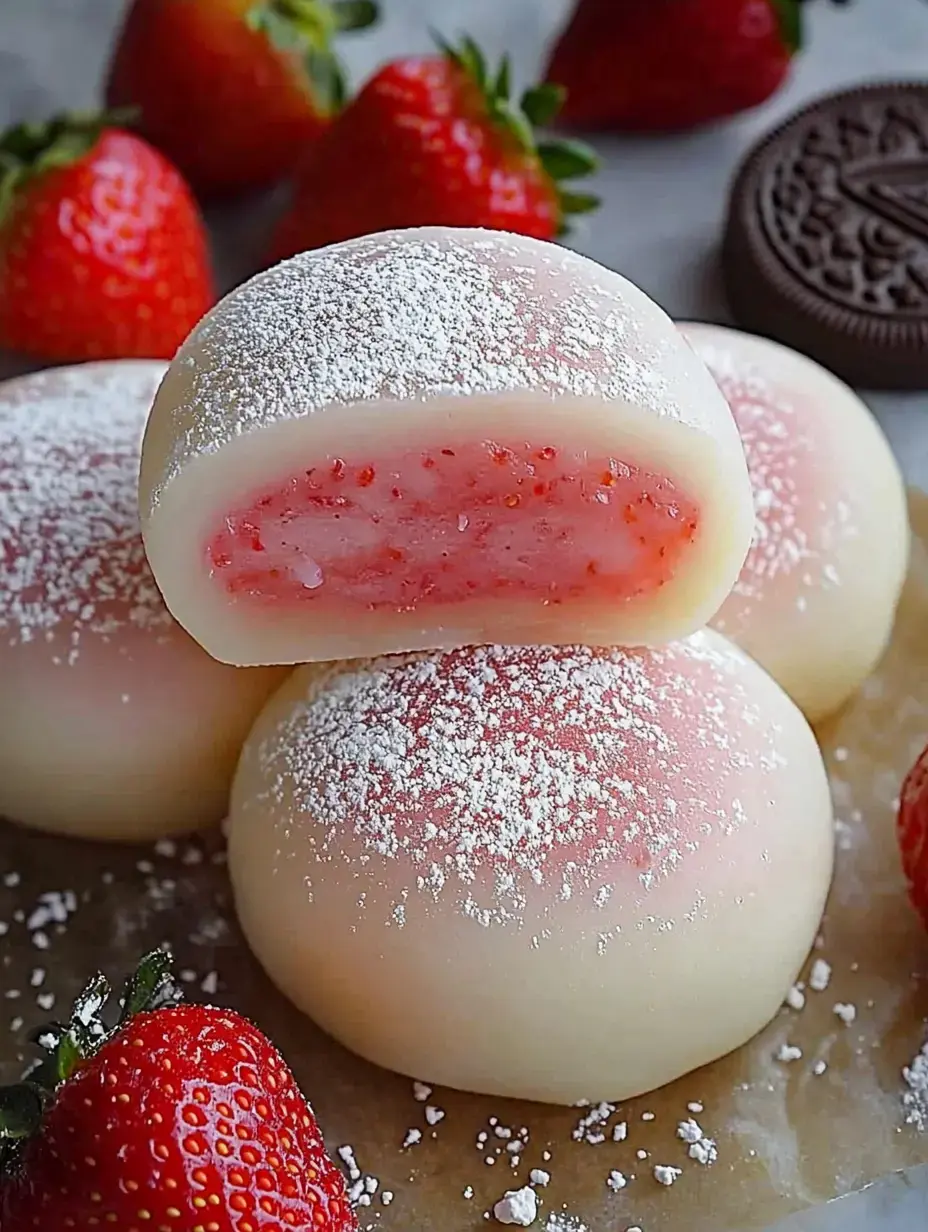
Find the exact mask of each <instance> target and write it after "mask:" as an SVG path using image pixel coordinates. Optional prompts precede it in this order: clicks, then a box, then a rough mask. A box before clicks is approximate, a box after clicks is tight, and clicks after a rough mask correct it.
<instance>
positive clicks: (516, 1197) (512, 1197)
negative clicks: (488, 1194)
mask: <svg viewBox="0 0 928 1232" xmlns="http://www.w3.org/2000/svg"><path fill="white" fill-rule="evenodd" d="M493 1217H494V1218H495V1220H496V1222H497V1223H506V1224H514V1225H516V1226H517V1227H520V1228H527V1227H529V1226H530V1225H531V1224H533V1223H534V1222H535V1220H536V1218H537V1217H538V1198H537V1197H536V1195H535V1191H534V1189H532V1188H531V1187H530V1186H528V1185H526V1186H525V1187H524V1188H522V1189H510V1190H509V1191H508V1192H507V1193H506V1194H505V1195H504V1196H503V1197H502V1198H500V1200H499V1202H497V1203H496V1205H495V1206H494V1207H493Z"/></svg>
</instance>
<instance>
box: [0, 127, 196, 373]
mask: <svg viewBox="0 0 928 1232" xmlns="http://www.w3.org/2000/svg"><path fill="white" fill-rule="evenodd" d="M214 299H215V294H214V291H213V283H212V276H211V273H210V268H209V256H208V249H207V238H206V232H205V230H204V227H203V223H202V220H201V218H200V215H199V213H198V211H197V207H196V204H195V202H194V200H193V198H192V197H191V195H190V190H189V188H188V187H187V185H186V184H185V183H184V181H183V179H182V178H181V177H180V175H179V174H178V172H177V171H176V170H175V169H174V168H173V167H172V166H171V164H170V163H168V162H166V161H165V159H164V158H163V157H162V156H161V155H160V154H159V153H158V152H157V150H153V149H152V148H151V146H149V145H147V144H146V143H145V142H144V141H142V140H140V139H139V138H138V137H135V136H133V135H132V134H131V133H127V132H124V131H122V130H121V129H118V128H110V127H106V118H105V117H101V118H97V119H88V118H80V117H61V118H59V119H56V120H52V121H51V122H49V123H48V124H44V125H25V124H24V125H20V126H19V127H18V128H14V129H11V130H10V131H9V132H7V133H6V134H4V135H3V136H2V137H0V346H3V347H7V348H9V349H10V350H14V351H22V352H25V353H28V354H31V355H35V356H38V357H40V358H42V359H46V360H52V361H62V362H64V361H69V360H85V359H118V358H149V359H170V358H172V357H173V355H174V352H175V351H176V350H177V348H178V346H179V345H180V343H181V342H182V341H183V340H184V338H185V337H186V336H187V334H188V333H189V332H190V330H191V329H192V328H193V326H194V325H195V324H196V323H197V321H198V320H199V319H200V317H201V316H202V315H203V313H204V312H205V311H206V310H207V308H209V307H210V305H211V304H212V303H213V301H214Z"/></svg>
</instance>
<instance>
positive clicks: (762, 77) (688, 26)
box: [548, 0, 802, 132]
mask: <svg viewBox="0 0 928 1232" xmlns="http://www.w3.org/2000/svg"><path fill="white" fill-rule="evenodd" d="M801 26H802V23H801V0H580V3H579V6H578V8H577V11H576V13H575V14H574V17H573V20H572V22H571V23H570V25H569V26H568V28H567V30H566V31H565V33H564V34H563V35H562V37H561V39H560V41H559V42H558V44H557V46H556V47H555V49H554V54H553V56H552V57H551V62H550V65H549V67H548V74H549V76H551V77H552V78H553V79H554V80H555V81H561V82H563V83H564V85H565V86H566V87H567V102H566V104H565V107H564V112H563V117H562V118H563V120H564V121H565V122H566V123H569V124H571V125H573V126H575V127H579V128H583V127H586V128H611V129H615V130H619V131H623V130H624V131H626V132H636V131H637V132H648V131H651V132H655V131H674V130H681V129H688V128H694V127H696V126H697V125H700V124H706V123H708V122H710V121H712V120H717V119H721V118H722V117H724V116H731V115H735V114H737V113H738V112H740V111H746V110H747V109H748V108H750V107H756V106H757V105H758V104H760V103H762V102H764V101H765V100H766V99H768V98H769V97H770V96H771V95H772V94H773V93H775V91H776V90H778V89H779V87H780V86H781V85H782V84H783V81H784V80H785V78H786V75H787V73H788V71H789V66H790V62H791V60H792V58H793V56H794V55H795V53H796V52H797V51H798V50H799V46H800V42H801V33H802V30H801Z"/></svg>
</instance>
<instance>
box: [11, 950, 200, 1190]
mask: <svg viewBox="0 0 928 1232" xmlns="http://www.w3.org/2000/svg"><path fill="white" fill-rule="evenodd" d="M110 991H111V990H110V985H109V981H108V980H107V979H106V977H105V976H103V975H100V974H97V975H95V976H94V977H93V979H92V980H90V981H89V983H88V984H87V985H86V986H85V988H84V989H83V991H82V992H81V993H80V994H79V995H78V997H77V998H76V999H75V1002H74V1006H73V1008H72V1010H71V1016H70V1018H69V1019H68V1021H67V1022H66V1023H57V1022H54V1023H51V1024H50V1025H49V1026H47V1027H42V1028H40V1029H39V1030H38V1031H36V1032H35V1033H34V1034H33V1036H32V1039H33V1042H34V1043H35V1044H37V1045H38V1046H39V1047H40V1048H41V1049H42V1050H43V1051H44V1053H45V1056H44V1057H43V1058H41V1059H40V1060H39V1061H37V1062H36V1063H35V1064H34V1065H33V1066H31V1067H30V1068H29V1069H28V1070H27V1071H26V1074H25V1076H24V1077H23V1079H22V1080H21V1081H20V1082H17V1083H14V1084H13V1085H12V1086H7V1087H0V1186H2V1183H3V1178H4V1176H8V1175H9V1174H10V1172H11V1171H12V1170H13V1169H14V1168H15V1167H16V1166H17V1164H18V1163H19V1160H20V1157H21V1154H22V1150H23V1148H24V1146H25V1144H26V1143H27V1142H28V1141H29V1139H30V1138H32V1137H34V1136H35V1134H37V1133H38V1132H39V1130H40V1129H41V1126H42V1118H43V1116H44V1113H45V1109H46V1108H47V1107H48V1105H49V1104H50V1103H51V1102H52V1100H53V1099H54V1097H55V1092H56V1091H57V1090H58V1088H59V1087H60V1086H62V1085H63V1084H64V1083H65V1082H67V1081H68V1079H69V1078H70V1077H71V1076H72V1075H73V1074H74V1072H75V1070H77V1069H78V1068H79V1067H80V1066H81V1065H83V1064H84V1063H85V1062H86V1061H87V1060H89V1059H90V1058H91V1057H92V1056H94V1054H95V1053H97V1052H99V1051H100V1049H101V1048H102V1047H103V1045H104V1044H106V1043H108V1042H109V1040H111V1039H112V1038H113V1037H114V1036H115V1035H117V1034H118V1033H119V1032H120V1031H122V1030H123V1029H124V1027H125V1026H126V1024H127V1023H128V1022H129V1021H130V1019H132V1018H134V1017H135V1015H136V1014H142V1013H153V1012H154V1011H156V1010H159V1009H165V1008H166V1007H168V1006H170V1005H176V1004H177V1002H178V1001H180V999H181V994H180V991H179V989H178V987H177V985H176V984H175V982H174V978H173V960H172V958H171V955H170V954H169V953H168V952H167V951H165V950H160V949H159V950H153V951H152V952H151V953H150V954H146V955H145V957H144V958H143V959H142V960H141V962H140V963H139V965H138V967H137V968H136V970H135V971H134V972H133V974H132V975H131V976H130V977H129V979H128V980H127V981H126V984H125V987H124V989H123V994H122V997H121V999H120V1013H119V1018H118V1021H117V1023H116V1025H115V1026H114V1027H112V1028H111V1029H109V1030H108V1029H107V1027H106V1025H105V1023H104V1020H103V1010H104V1009H105V1007H106V1004H107V1002H108V1001H109V999H110Z"/></svg>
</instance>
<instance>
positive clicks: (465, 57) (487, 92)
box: [432, 33, 599, 232]
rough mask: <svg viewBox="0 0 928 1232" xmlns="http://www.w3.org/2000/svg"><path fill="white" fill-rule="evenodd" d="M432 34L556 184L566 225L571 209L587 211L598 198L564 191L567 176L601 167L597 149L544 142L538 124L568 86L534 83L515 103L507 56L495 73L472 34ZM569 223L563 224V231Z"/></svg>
mask: <svg viewBox="0 0 928 1232" xmlns="http://www.w3.org/2000/svg"><path fill="white" fill-rule="evenodd" d="M432 37H433V38H434V39H435V42H436V44H437V45H438V49H439V51H441V53H442V54H443V55H445V56H447V57H448V59H449V60H451V61H452V63H454V64H456V65H457V66H458V68H460V69H461V71H462V72H465V73H467V75H468V76H469V77H470V78H471V80H472V81H473V83H474V85H476V86H477V88H478V89H479V90H480V93H481V94H482V95H483V100H484V104H485V106H486V109H487V114H488V116H489V118H490V120H491V121H493V122H494V123H495V124H497V125H498V126H499V127H500V128H501V129H504V130H505V132H506V133H507V134H508V135H509V137H510V138H511V139H512V140H513V141H514V142H515V143H516V145H517V146H518V147H519V149H521V150H522V151H523V153H524V154H526V155H528V156H530V158H532V159H534V160H537V164H539V165H540V166H541V168H542V169H543V171H544V172H545V174H546V175H548V176H549V177H550V179H551V181H552V183H553V185H554V186H555V188H556V191H557V194H558V202H559V206H560V212H561V219H562V224H563V222H564V220H565V219H566V217H567V215H569V214H581V213H587V212H588V211H590V210H593V209H595V208H596V206H597V205H598V204H599V200H598V198H596V197H593V196H590V195H589V194H584V193H571V192H565V191H564V190H563V189H562V188H561V183H562V182H563V181H564V180H575V179H580V178H582V177H583V176H587V175H591V174H592V173H593V172H594V171H595V170H596V169H597V167H598V166H599V160H598V158H597V157H596V154H595V152H594V151H593V150H592V149H591V148H590V147H589V146H587V145H584V144H583V142H580V141H539V140H538V138H537V137H536V134H535V129H536V128H538V127H544V126H545V125H546V124H550V122H551V120H553V119H554V117H555V116H556V115H557V113H558V110H559V109H560V107H561V104H562V103H563V101H564V97H565V93H566V92H565V90H564V89H563V87H562V86H558V85H555V84H554V83H553V82H544V83H543V84H542V85H536V86H532V87H531V88H530V89H528V90H526V91H525V93H524V94H523V95H522V97H521V98H520V99H519V100H518V102H516V101H515V100H514V99H513V97H512V74H511V66H510V61H509V57H508V56H503V58H502V59H501V61H500V63H499V66H498V68H497V69H496V71H495V73H491V71H490V69H489V67H488V65H487V62H486V58H485V57H484V55H483V52H482V51H481V50H480V48H479V47H478V46H477V44H476V43H475V42H474V40H473V39H471V38H467V37H465V38H462V39H461V41H460V43H458V44H457V45H454V44H451V43H448V42H447V41H446V40H445V39H443V38H442V37H441V35H440V34H434V33H433V35H432ZM563 230H564V228H563V225H562V232H563Z"/></svg>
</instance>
